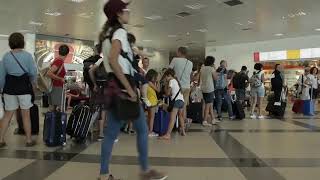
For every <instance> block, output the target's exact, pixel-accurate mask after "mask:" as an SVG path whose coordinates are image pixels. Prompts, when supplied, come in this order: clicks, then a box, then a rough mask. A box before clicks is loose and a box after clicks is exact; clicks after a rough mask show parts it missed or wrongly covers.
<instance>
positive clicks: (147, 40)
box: [142, 39, 152, 42]
mask: <svg viewBox="0 0 320 180" xmlns="http://www.w3.org/2000/svg"><path fill="white" fill-rule="evenodd" d="M142 41H143V42H152V40H151V39H144V40H142Z"/></svg>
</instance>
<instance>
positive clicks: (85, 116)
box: [67, 105, 99, 143]
mask: <svg viewBox="0 0 320 180" xmlns="http://www.w3.org/2000/svg"><path fill="white" fill-rule="evenodd" d="M98 116H99V110H97V111H95V112H94V113H92V111H91V109H90V107H89V106H87V105H78V106H75V107H74V108H73V110H72V113H71V115H70V118H69V120H68V124H67V134H68V135H69V136H71V138H75V140H76V142H79V143H82V142H84V141H85V140H86V138H87V136H88V133H89V130H90V128H91V126H92V124H93V123H94V121H95V120H96V119H98Z"/></svg>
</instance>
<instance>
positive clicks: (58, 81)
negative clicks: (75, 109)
mask: <svg viewBox="0 0 320 180" xmlns="http://www.w3.org/2000/svg"><path fill="white" fill-rule="evenodd" d="M68 54H69V47H68V46H67V45H65V44H64V45H61V46H60V47H59V57H57V58H56V59H55V60H54V61H53V63H52V65H51V68H50V70H49V72H48V76H49V77H50V78H51V79H52V91H51V92H50V94H49V104H50V106H51V107H50V110H57V109H60V110H62V107H61V105H62V98H64V93H63V85H64V77H65V75H66V70H65V68H64V60H65V59H66V57H67V55H68Z"/></svg>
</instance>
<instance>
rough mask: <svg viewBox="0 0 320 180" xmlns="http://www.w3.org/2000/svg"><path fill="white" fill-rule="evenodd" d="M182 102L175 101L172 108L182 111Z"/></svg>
mask: <svg viewBox="0 0 320 180" xmlns="http://www.w3.org/2000/svg"><path fill="white" fill-rule="evenodd" d="M184 105H185V104H184V102H183V101H182V100H176V101H175V102H174V105H173V108H176V109H183V107H184Z"/></svg>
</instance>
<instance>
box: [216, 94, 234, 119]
mask: <svg viewBox="0 0 320 180" xmlns="http://www.w3.org/2000/svg"><path fill="white" fill-rule="evenodd" d="M215 93H216V101H217V113H218V116H219V117H222V116H221V106H222V98H224V100H225V101H226V103H227V106H228V113H229V117H232V116H233V111H232V104H231V98H230V95H229V94H228V92H227V91H226V90H223V89H217V90H216V91H215Z"/></svg>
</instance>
